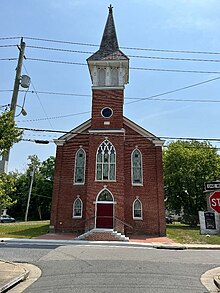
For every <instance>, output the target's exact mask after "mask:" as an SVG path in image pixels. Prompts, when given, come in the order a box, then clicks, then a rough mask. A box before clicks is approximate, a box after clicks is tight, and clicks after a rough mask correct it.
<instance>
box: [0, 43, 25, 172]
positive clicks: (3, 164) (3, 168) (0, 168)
mask: <svg viewBox="0 0 220 293" xmlns="http://www.w3.org/2000/svg"><path fill="white" fill-rule="evenodd" d="M18 49H19V51H20V52H19V57H18V63H17V67H16V75H15V82H14V89H13V94H12V98H11V105H10V111H12V115H13V119H14V118H15V111H16V105H17V99H18V92H19V85H20V80H21V70H22V64H23V59H24V51H25V42H23V38H21V43H20V47H18ZM9 153H10V150H8V151H7V152H6V153H5V154H3V155H2V160H1V161H0V173H4V172H5V173H7V171H8V160H9Z"/></svg>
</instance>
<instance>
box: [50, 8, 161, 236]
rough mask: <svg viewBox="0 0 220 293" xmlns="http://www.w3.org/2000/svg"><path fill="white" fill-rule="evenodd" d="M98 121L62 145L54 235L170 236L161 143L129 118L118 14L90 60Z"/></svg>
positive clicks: (76, 131) (85, 125)
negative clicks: (116, 19)
mask: <svg viewBox="0 0 220 293" xmlns="http://www.w3.org/2000/svg"><path fill="white" fill-rule="evenodd" d="M87 63H88V68H89V72H90V76H91V80H92V114H91V119H89V120H87V121H85V122H84V123H83V124H81V125H79V126H78V127H76V128H75V129H73V130H71V131H70V132H69V133H67V134H65V135H63V136H61V137H60V138H59V139H57V140H55V143H56V145H57V153H56V165H55V178H54V189H53V198H52V212H51V226H50V229H51V231H54V232H76V231H77V232H78V233H79V234H80V235H81V236H80V237H79V238H81V239H100V240H102V239H108V240H109V239H112V238H114V237H116V238H117V237H118V238H117V239H119V236H118V235H119V233H117V232H120V233H121V234H123V235H124V234H125V235H129V233H132V234H135V233H138V234H145V235H159V236H164V235H165V207H164V186H163V169H162V145H163V141H161V140H160V139H159V138H157V137H156V136H155V135H153V134H152V133H150V132H148V131H147V130H145V129H143V128H142V127H140V126H138V125H137V124H135V123H134V122H133V121H131V120H129V119H128V118H126V117H124V116H123V104H124V87H125V85H126V84H127V83H128V77H129V59H128V57H127V56H126V55H125V54H124V53H123V52H122V51H121V50H120V49H119V46H118V41H117V35H116V30H115V25H114V19H113V13H112V7H111V6H110V7H109V15H108V18H107V22H106V25H105V29H104V33H103V37H102V40H101V45H100V48H99V50H98V51H97V52H96V53H94V54H93V55H92V56H91V57H89V58H88V59H87Z"/></svg>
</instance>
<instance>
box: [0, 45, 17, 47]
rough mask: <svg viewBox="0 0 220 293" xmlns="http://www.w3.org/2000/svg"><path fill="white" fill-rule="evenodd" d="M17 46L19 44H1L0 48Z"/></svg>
mask: <svg viewBox="0 0 220 293" xmlns="http://www.w3.org/2000/svg"><path fill="white" fill-rule="evenodd" d="M8 47H17V45H0V48H8Z"/></svg>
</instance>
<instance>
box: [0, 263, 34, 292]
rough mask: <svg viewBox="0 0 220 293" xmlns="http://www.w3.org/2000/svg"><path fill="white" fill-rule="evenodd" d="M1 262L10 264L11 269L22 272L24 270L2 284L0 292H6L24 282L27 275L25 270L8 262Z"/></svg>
mask: <svg viewBox="0 0 220 293" xmlns="http://www.w3.org/2000/svg"><path fill="white" fill-rule="evenodd" d="M0 261H1V262H4V263H7V264H10V265H11V266H13V267H19V268H22V270H24V272H23V273H18V275H17V276H16V277H14V278H12V279H11V280H10V281H8V282H7V283H6V284H4V285H3V286H1V287H0V292H1V293H2V292H6V291H7V290H9V289H10V288H12V287H13V286H15V285H17V284H18V283H20V282H21V281H24V280H25V279H26V278H27V277H28V275H29V271H28V270H26V269H25V268H24V267H22V265H17V264H15V263H12V262H9V261H5V260H1V259H0Z"/></svg>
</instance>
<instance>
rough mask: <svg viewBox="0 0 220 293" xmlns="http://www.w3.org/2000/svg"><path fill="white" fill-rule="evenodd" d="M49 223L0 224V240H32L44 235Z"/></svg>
mask: <svg viewBox="0 0 220 293" xmlns="http://www.w3.org/2000/svg"><path fill="white" fill-rule="evenodd" d="M48 229H49V221H30V222H15V223H7V224H5V223H4V224H3V223H0V238H33V237H37V236H40V235H43V234H46V233H47V232H48Z"/></svg>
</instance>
